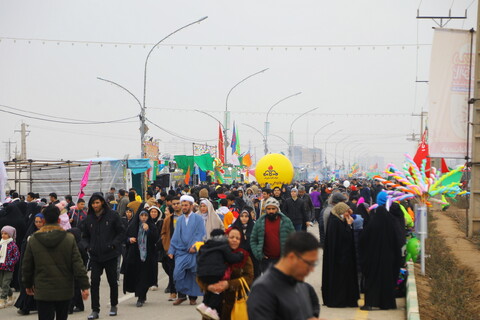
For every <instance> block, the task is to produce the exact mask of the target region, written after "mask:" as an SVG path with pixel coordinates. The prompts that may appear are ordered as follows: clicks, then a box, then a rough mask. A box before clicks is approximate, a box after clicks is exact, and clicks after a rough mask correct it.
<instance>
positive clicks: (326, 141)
mask: <svg viewBox="0 0 480 320" xmlns="http://www.w3.org/2000/svg"><path fill="white" fill-rule="evenodd" d="M342 131H343V129H340V130H337V131H335V132H334V133H332V134H331V135H329V136H328V138H327V140H325V169H326V168H327V164H328V162H327V144H328V141H329V140H330V138H331V137H333V136H334V135H336V134H337V133H339V132H342Z"/></svg>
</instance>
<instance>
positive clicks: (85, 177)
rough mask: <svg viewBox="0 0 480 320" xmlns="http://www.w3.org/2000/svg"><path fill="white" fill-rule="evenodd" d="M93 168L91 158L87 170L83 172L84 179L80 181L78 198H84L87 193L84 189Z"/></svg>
mask: <svg viewBox="0 0 480 320" xmlns="http://www.w3.org/2000/svg"><path fill="white" fill-rule="evenodd" d="M91 168H92V161H91V160H90V163H89V164H88V167H87V169H85V172H84V173H83V178H82V181H80V192H79V193H78V199H82V198H83V197H84V196H85V193H83V189H84V188H85V187H86V186H87V184H88V176H89V175H90V169H91Z"/></svg>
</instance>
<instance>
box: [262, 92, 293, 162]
mask: <svg viewBox="0 0 480 320" xmlns="http://www.w3.org/2000/svg"><path fill="white" fill-rule="evenodd" d="M301 93H302V92H301V91H300V92H297V93H294V94H291V95H289V96H287V97H285V98H283V99H280V100H278V101H277V102H275V103H274V104H273V105H272V106H271V107H270V109H268V111H267V117H266V118H265V132H264V135H265V141H264V142H265V148H264V152H265V154H267V153H268V133H269V129H270V122H269V121H268V115H269V114H270V111H272V109H273V107H275V106H276V105H278V104H280V103H281V102H283V101H285V100H287V99H290V98H292V97H295V96H298V95H299V94H301Z"/></svg>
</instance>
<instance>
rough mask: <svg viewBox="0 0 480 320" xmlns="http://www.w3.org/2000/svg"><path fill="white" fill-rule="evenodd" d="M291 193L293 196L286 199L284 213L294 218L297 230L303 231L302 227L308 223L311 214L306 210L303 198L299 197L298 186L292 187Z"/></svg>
mask: <svg viewBox="0 0 480 320" xmlns="http://www.w3.org/2000/svg"><path fill="white" fill-rule="evenodd" d="M290 194H291V195H292V197H291V198H288V199H287V200H285V203H284V205H283V213H284V214H285V215H286V216H287V217H289V218H290V220H292V223H293V227H294V228H295V231H301V230H302V227H303V226H306V225H307V223H308V221H309V216H308V214H307V212H306V211H305V205H304V203H303V200H302V199H300V198H298V190H297V188H292V190H291V191H290Z"/></svg>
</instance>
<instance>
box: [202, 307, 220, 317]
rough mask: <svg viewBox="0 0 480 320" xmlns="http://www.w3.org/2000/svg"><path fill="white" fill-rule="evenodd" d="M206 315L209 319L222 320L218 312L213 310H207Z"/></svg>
mask: <svg viewBox="0 0 480 320" xmlns="http://www.w3.org/2000/svg"><path fill="white" fill-rule="evenodd" d="M205 315H206V316H207V317H209V318H210V319H213V320H220V317H219V316H218V312H217V310H214V309H212V308H207V310H205Z"/></svg>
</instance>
